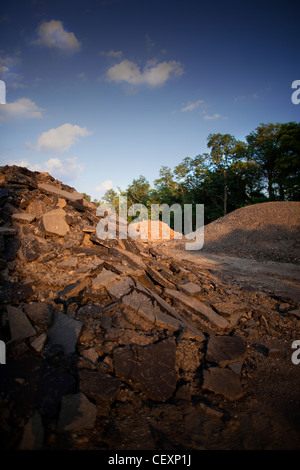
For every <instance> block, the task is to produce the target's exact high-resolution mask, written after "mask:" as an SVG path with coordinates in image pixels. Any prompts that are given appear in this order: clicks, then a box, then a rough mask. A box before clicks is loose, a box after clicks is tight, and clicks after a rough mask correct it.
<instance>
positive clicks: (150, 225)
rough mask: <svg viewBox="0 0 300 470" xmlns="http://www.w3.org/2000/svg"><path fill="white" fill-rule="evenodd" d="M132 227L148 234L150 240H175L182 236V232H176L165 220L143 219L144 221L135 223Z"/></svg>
mask: <svg viewBox="0 0 300 470" xmlns="http://www.w3.org/2000/svg"><path fill="white" fill-rule="evenodd" d="M132 227H133V228H135V230H137V231H139V232H140V233H141V237H142V235H143V234H145V235H146V237H147V239H148V240H174V239H176V238H182V234H181V233H179V232H174V230H172V229H171V228H170V227H169V226H168V225H167V224H165V223H164V222H161V221H160V220H159V221H153V222H151V220H143V222H138V223H133V224H132Z"/></svg>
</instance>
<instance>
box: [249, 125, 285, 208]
mask: <svg viewBox="0 0 300 470" xmlns="http://www.w3.org/2000/svg"><path fill="white" fill-rule="evenodd" d="M279 130H280V124H278V123H276V124H273V123H269V124H260V125H259V126H258V127H257V128H256V129H255V130H254V131H253V132H251V133H250V134H249V135H247V136H246V140H247V143H248V155H249V157H250V159H252V160H254V161H255V162H257V163H258V164H259V165H260V168H261V171H262V174H263V176H264V177H265V178H266V180H267V185H268V195H269V199H270V200H274V199H275V188H274V184H275V181H276V171H275V167H276V161H277V159H278V157H279V155H280V149H279V142H278V138H277V137H278V131H279Z"/></svg>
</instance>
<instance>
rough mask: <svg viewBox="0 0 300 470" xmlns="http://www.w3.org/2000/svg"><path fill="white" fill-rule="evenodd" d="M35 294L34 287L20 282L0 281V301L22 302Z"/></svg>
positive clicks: (4, 302)
mask: <svg viewBox="0 0 300 470" xmlns="http://www.w3.org/2000/svg"><path fill="white" fill-rule="evenodd" d="M32 294H33V290H32V287H31V286H30V285H28V284H21V283H20V282H8V281H7V282H2V283H0V303H2V304H7V303H11V302H21V301H26V300H29V299H30V297H31V296H32Z"/></svg>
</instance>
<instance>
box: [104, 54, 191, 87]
mask: <svg viewBox="0 0 300 470" xmlns="http://www.w3.org/2000/svg"><path fill="white" fill-rule="evenodd" d="M182 74H183V67H182V66H181V64H180V62H176V61H175V60H171V61H169V62H160V63H156V61H155V60H151V61H148V62H147V63H146V65H145V67H144V68H143V69H142V70H141V68H140V67H139V66H138V65H137V64H135V63H134V62H131V61H129V60H127V59H125V60H123V61H122V62H120V63H119V64H116V65H114V66H113V67H110V69H109V70H108V72H107V78H108V80H109V81H112V82H116V83H119V82H126V83H129V84H130V85H143V84H146V85H150V86H151V87H156V86H161V85H163V84H164V83H165V82H166V81H167V80H169V79H170V78H172V77H175V76H180V75H182Z"/></svg>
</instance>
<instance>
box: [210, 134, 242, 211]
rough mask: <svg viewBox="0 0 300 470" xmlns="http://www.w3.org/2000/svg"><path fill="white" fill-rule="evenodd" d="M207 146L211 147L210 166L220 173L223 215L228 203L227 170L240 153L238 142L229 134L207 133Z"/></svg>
mask: <svg viewBox="0 0 300 470" xmlns="http://www.w3.org/2000/svg"><path fill="white" fill-rule="evenodd" d="M207 146H208V148H210V149H211V151H210V158H211V163H212V166H213V167H214V168H215V169H216V170H217V171H219V172H220V173H221V174H222V179H223V215H226V214H227V203H228V187H227V184H228V183H227V180H228V170H229V168H230V165H231V164H232V162H233V161H234V159H235V158H237V156H239V155H240V144H239V146H238V142H237V140H236V139H235V138H234V137H233V136H232V135H230V134H220V133H219V134H209V136H208V138H207Z"/></svg>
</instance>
